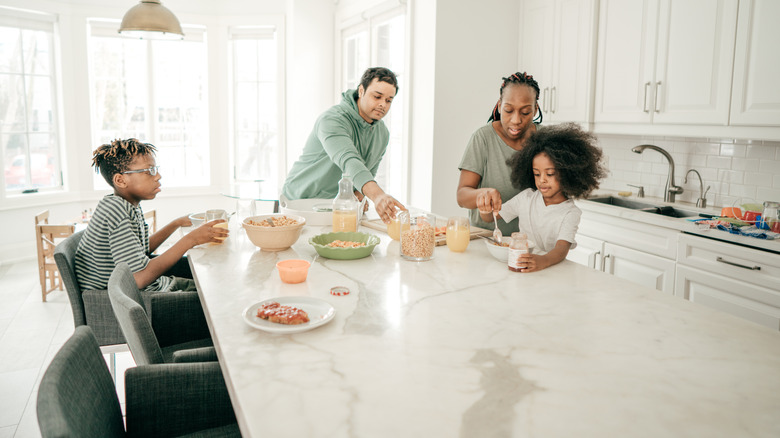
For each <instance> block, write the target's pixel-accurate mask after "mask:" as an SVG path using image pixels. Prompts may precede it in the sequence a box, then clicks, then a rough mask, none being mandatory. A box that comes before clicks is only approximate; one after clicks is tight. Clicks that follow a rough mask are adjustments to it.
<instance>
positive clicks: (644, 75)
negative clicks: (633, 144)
mask: <svg viewBox="0 0 780 438" xmlns="http://www.w3.org/2000/svg"><path fill="white" fill-rule="evenodd" d="M599 16H600V20H599V31H598V33H599V48H598V73H597V75H596V78H597V81H596V106H595V112H594V120H595V121H596V122H650V121H651V120H652V111H651V110H652V104H653V102H652V97H653V96H652V88H653V85H654V82H655V81H654V77H653V75H654V70H655V36H656V19H657V16H658V2H657V1H656V0H602V1H601V6H600V11H599Z"/></svg>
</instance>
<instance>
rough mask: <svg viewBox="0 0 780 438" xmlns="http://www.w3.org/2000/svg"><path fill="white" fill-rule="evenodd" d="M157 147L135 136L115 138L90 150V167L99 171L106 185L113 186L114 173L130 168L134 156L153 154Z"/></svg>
mask: <svg viewBox="0 0 780 438" xmlns="http://www.w3.org/2000/svg"><path fill="white" fill-rule="evenodd" d="M156 151H157V148H155V147H154V145H153V144H151V143H143V142H141V141H139V140H137V139H135V138H128V139H126V140H120V139H116V140H113V141H112V142H111V143H108V144H104V145H102V146H100V147H98V148H97V149H95V151H94V152H92V167H94V168H95V172H98V173H100V175H102V176H103V179H105V180H106V182H107V183H108V185H110V186H111V187H114V175H116V174H117V173H122V172H125V171H127V170H130V163H132V162H133V160H134V159H135V157H138V156H144V155H154V154H155V152H156Z"/></svg>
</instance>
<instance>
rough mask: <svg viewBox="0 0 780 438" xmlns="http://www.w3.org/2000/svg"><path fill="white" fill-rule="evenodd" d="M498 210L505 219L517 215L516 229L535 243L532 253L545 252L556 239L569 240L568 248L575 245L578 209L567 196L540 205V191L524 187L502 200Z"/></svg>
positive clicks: (510, 218)
mask: <svg viewBox="0 0 780 438" xmlns="http://www.w3.org/2000/svg"><path fill="white" fill-rule="evenodd" d="M499 214H501V217H502V218H503V219H504V220H505V221H507V222H508V221H511V220H512V219H514V218H518V228H519V230H520V232H521V233H525V234H526V235H528V240H530V241H531V242H533V243H534V244H535V245H536V246H535V247H534V249H533V253H534V254H547V253H548V252H550V251H552V249H553V248H555V244H556V242H558V241H559V240H565V241H567V242H571V249H574V248H576V247H577V242H575V241H574V236H575V235H576V234H577V227H578V226H579V224H580V216H582V211H581V210H580V209H579V208H577V206H576V205H574V201H572V200H571V199H569V200H566V201H564V202H561V203H560V204H555V205H544V199H543V198H542V194H541V192H539V191H538V190H534V189H525V190H523V191H522V192H520V193H518V194H517V195H515V196H514V197H513V198H512V199H510V200H509V201H507V202H505V203H504V204H503V205H502V206H501V211H500V212H499Z"/></svg>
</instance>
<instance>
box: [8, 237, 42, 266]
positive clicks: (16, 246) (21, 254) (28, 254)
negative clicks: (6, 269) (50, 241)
mask: <svg viewBox="0 0 780 438" xmlns="http://www.w3.org/2000/svg"><path fill="white" fill-rule="evenodd" d="M32 249H33V250H32V251H30V244H29V243H24V242H19V243H10V244H8V245H3V246H0V264H3V265H5V264H11V263H19V262H27V261H30V260H36V259H37V258H38V255H37V254H35V246H33V248H32Z"/></svg>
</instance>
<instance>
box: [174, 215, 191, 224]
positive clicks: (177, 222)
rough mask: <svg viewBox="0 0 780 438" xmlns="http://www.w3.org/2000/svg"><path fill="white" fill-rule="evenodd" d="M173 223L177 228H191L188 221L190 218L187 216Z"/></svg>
mask: <svg viewBox="0 0 780 438" xmlns="http://www.w3.org/2000/svg"><path fill="white" fill-rule="evenodd" d="M175 222H176V225H178V226H179V227H191V226H192V221H191V220H190V216H189V215H185V216H182V217H180V218H178V219H176V221H175Z"/></svg>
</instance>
